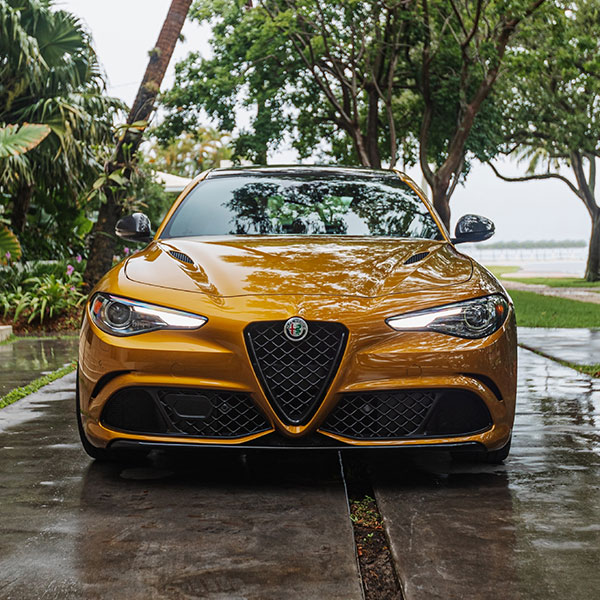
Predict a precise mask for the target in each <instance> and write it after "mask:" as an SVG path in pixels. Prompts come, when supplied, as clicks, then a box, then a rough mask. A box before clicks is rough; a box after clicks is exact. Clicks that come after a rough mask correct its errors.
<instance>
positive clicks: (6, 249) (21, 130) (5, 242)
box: [0, 123, 50, 265]
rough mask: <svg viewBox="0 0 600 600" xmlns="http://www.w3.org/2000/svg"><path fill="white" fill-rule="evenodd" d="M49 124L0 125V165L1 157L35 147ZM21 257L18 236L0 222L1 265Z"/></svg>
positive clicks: (14, 154)
mask: <svg viewBox="0 0 600 600" xmlns="http://www.w3.org/2000/svg"><path fill="white" fill-rule="evenodd" d="M49 133H50V128H49V127H48V126H47V125H32V124H29V123H26V124H24V125H22V126H21V127H19V126H18V125H7V126H6V127H0V166H1V159H2V158H6V157H8V156H12V157H17V156H20V155H21V154H24V153H25V152H28V151H29V150H32V149H33V148H35V147H36V146H37V145H38V144H39V143H40V142H41V141H42V140H43V139H44V138H45V137H46V136H47V135H48V134H49ZM20 258H21V244H20V243H19V240H18V239H17V236H16V235H15V234H14V233H13V232H12V231H11V230H10V229H9V228H8V227H6V225H2V224H0V265H2V264H3V263H7V262H9V261H11V260H13V261H14V260H19V259H20Z"/></svg>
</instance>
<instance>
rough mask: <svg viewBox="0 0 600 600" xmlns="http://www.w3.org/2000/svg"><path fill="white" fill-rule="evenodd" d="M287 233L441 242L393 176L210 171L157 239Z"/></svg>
mask: <svg viewBox="0 0 600 600" xmlns="http://www.w3.org/2000/svg"><path fill="white" fill-rule="evenodd" d="M358 173H360V172H358ZM288 234H292V235H296V234H297V235H302V234H304V235H319V234H323V235H359V236H394V237H404V238H426V239H441V234H440V230H439V228H438V227H437V225H436V223H435V221H434V220H433V218H432V216H431V213H430V212H429V211H428V209H427V207H426V206H425V204H424V203H423V202H422V201H421V199H420V198H419V196H418V195H417V194H416V192H415V191H414V190H413V189H412V188H411V187H410V186H408V185H407V184H406V183H404V182H403V181H402V180H401V179H400V178H399V177H398V176H397V175H395V174H392V173H385V172H368V174H364V173H360V174H357V173H343V172H326V171H322V172H318V173H315V174H306V173H302V174H289V173H273V172H268V171H267V172H262V173H261V172H251V171H239V172H237V174H236V173H235V172H233V174H231V175H229V174H221V173H218V172H217V173H216V174H214V175H212V174H211V175H209V177H208V178H207V179H206V180H204V181H203V182H201V183H199V184H198V185H197V186H196V187H195V188H194V189H193V190H192V191H191V192H190V193H189V194H188V195H187V196H186V197H185V199H184V200H183V201H182V203H181V204H180V205H179V207H178V208H177V210H176V211H175V213H174V214H173V216H172V217H171V219H170V220H169V222H168V223H167V225H166V227H165V229H164V230H163V233H162V236H161V237H163V238H173V237H188V236H206V235H288Z"/></svg>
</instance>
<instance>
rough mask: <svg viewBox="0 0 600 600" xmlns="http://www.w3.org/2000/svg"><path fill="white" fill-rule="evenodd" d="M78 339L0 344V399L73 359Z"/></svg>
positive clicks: (33, 340)
mask: <svg viewBox="0 0 600 600" xmlns="http://www.w3.org/2000/svg"><path fill="white" fill-rule="evenodd" d="M78 345H79V338H78V337H76V336H73V337H66V338H19V339H17V340H15V341H14V342H10V343H8V344H0V398H2V396H4V395H5V394H6V393H7V392H9V391H10V390H12V389H13V388H16V387H21V386H23V385H27V384H28V383H29V382H30V381H33V380H34V379H37V378H38V377H40V376H41V375H45V374H46V373H49V372H51V371H55V370H56V369H60V367H64V366H65V365H67V364H70V363H71V361H73V360H74V359H76V358H77V347H78Z"/></svg>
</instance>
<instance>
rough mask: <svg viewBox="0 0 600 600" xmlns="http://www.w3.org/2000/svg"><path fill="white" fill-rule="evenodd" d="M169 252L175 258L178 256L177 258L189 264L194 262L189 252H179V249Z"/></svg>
mask: <svg viewBox="0 0 600 600" xmlns="http://www.w3.org/2000/svg"><path fill="white" fill-rule="evenodd" d="M169 254H170V255H171V256H172V257H173V258H176V259H177V260H180V261H181V262H184V263H188V264H189V265H193V264H194V261H193V260H192V259H191V258H190V257H189V256H188V255H187V254H184V253H183V252H177V250H169Z"/></svg>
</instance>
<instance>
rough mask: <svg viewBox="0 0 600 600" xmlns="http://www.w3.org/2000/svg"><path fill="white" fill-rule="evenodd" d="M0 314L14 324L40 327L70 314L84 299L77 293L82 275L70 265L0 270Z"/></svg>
mask: <svg viewBox="0 0 600 600" xmlns="http://www.w3.org/2000/svg"><path fill="white" fill-rule="evenodd" d="M0 275H1V276H2V279H3V281H6V285H3V287H2V289H0V310H2V314H3V317H5V318H6V317H9V318H11V319H13V320H14V321H15V322H16V321H17V320H18V319H19V318H23V319H26V320H27V323H32V322H34V321H35V322H39V323H43V322H44V319H46V318H50V319H52V318H53V317H59V316H62V315H65V314H68V313H70V312H71V311H73V309H75V308H76V307H77V306H79V305H80V304H81V303H82V302H83V301H84V299H85V295H84V294H83V293H82V292H81V291H80V290H81V287H82V278H81V272H80V271H78V270H76V269H75V267H74V266H73V265H71V264H70V263H69V264H67V265H66V267H65V264H64V263H29V264H26V265H24V266H19V265H10V266H9V267H7V268H4V269H2V273H1V274H0Z"/></svg>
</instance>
